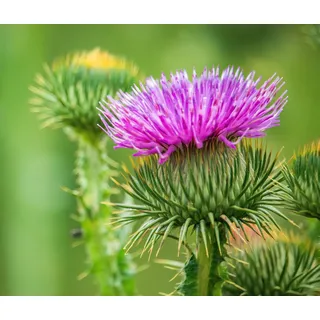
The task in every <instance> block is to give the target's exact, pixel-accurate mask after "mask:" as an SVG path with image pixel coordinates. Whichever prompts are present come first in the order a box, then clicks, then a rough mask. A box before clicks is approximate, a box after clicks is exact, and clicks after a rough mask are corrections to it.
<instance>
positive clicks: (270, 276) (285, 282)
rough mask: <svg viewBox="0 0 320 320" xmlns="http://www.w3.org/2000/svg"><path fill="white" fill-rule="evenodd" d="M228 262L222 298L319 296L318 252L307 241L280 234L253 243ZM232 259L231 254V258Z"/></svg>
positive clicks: (319, 265) (319, 268)
mask: <svg viewBox="0 0 320 320" xmlns="http://www.w3.org/2000/svg"><path fill="white" fill-rule="evenodd" d="M242 249H243V250H242V251H241V253H239V251H237V253H236V254H235V256H233V257H232V258H233V259H231V260H230V263H229V272H230V279H231V280H232V281H230V282H229V283H227V284H226V285H225V287H224V294H225V295H235V296H239V295H247V296H308V295H318V294H320V264H319V261H318V257H319V249H318V248H317V247H316V245H315V244H313V243H311V242H310V240H307V239H304V238H298V237H296V236H293V235H290V236H288V237H284V236H282V235H280V236H278V237H276V239H274V240H273V239H268V240H267V241H266V242H262V241H253V245H252V246H251V247H250V248H249V247H247V248H242ZM231 256H232V255H231Z"/></svg>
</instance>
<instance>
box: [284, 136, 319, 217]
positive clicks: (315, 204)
mask: <svg viewBox="0 0 320 320" xmlns="http://www.w3.org/2000/svg"><path fill="white" fill-rule="evenodd" d="M283 175H284V177H285V180H286V183H287V188H285V189H284V191H285V193H284V202H285V204H286V206H287V208H288V209H289V210H291V211H293V212H295V213H297V214H300V215H303V216H306V217H310V218H317V219H319V220H320V141H319V142H318V143H312V144H311V145H308V146H305V147H304V149H303V151H302V152H300V153H299V154H297V155H295V156H294V157H293V160H292V164H291V167H289V166H288V165H285V166H284V168H283Z"/></svg>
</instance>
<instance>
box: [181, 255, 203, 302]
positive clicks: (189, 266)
mask: <svg viewBox="0 0 320 320" xmlns="http://www.w3.org/2000/svg"><path fill="white" fill-rule="evenodd" d="M198 269H199V268H198V262H197V259H196V257H195V255H192V256H191V257H190V258H189V259H188V261H187V262H186V263H185V265H184V267H183V277H184V279H183V280H182V281H181V283H179V284H178V286H177V291H178V292H179V293H180V294H181V295H183V296H196V295H197V292H198Z"/></svg>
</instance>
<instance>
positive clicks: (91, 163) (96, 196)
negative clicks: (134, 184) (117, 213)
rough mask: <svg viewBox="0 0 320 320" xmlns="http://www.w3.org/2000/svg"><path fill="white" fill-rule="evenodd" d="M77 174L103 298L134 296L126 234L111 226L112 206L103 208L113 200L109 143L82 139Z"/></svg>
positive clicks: (92, 259) (87, 243)
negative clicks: (110, 184)
mask: <svg viewBox="0 0 320 320" xmlns="http://www.w3.org/2000/svg"><path fill="white" fill-rule="evenodd" d="M78 140H79V144H78V152H77V160H76V169H75V173H76V176H77V182H78V185H79V192H80V195H79V197H78V211H79V215H80V221H81V226H82V229H83V232H84V241H85V246H86V252H87V257H88V263H89V265H90V269H89V272H90V273H91V274H93V275H94V276H95V279H96V282H97V284H98V285H99V288H100V294H101V295H106V296H110V295H117V296H119V295H133V294H134V282H133V271H132V270H133V269H132V263H131V260H130V256H128V255H125V254H124V251H123V249H122V248H123V246H124V243H122V242H123V240H124V239H123V238H126V235H123V234H120V233H121V232H122V233H123V232H127V230H125V229H122V230H119V231H115V230H113V229H112V227H111V226H109V225H108V219H109V218H110V216H111V214H112V210H111V207H108V206H106V205H102V204H101V202H102V201H108V200H109V198H110V186H109V184H108V181H109V178H110V174H111V170H110V168H109V167H108V165H107V163H108V161H107V160H108V159H107V155H106V151H105V150H106V140H105V139H100V140H97V139H94V138H89V137H87V136H86V137H84V136H81V137H80V138H79V139H78Z"/></svg>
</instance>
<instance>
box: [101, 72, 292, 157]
mask: <svg viewBox="0 0 320 320" xmlns="http://www.w3.org/2000/svg"><path fill="white" fill-rule="evenodd" d="M254 75H255V72H251V73H250V74H249V75H248V77H247V78H246V79H245V78H244V75H243V73H242V72H241V71H240V68H238V69H237V70H236V72H234V71H233V67H228V68H227V69H226V70H224V71H223V72H222V74H221V75H220V74H219V68H216V69H215V68H213V69H212V70H211V71H209V72H208V71H207V69H204V71H203V73H202V75H201V76H200V77H197V74H196V72H195V71H194V72H193V77H192V80H189V79H188V75H187V72H186V71H179V72H176V74H171V75H170V80H168V79H167V78H166V77H165V75H162V76H161V79H160V81H159V80H155V79H153V78H152V77H151V78H149V79H147V81H146V85H145V86H144V85H143V84H142V83H140V88H139V87H137V86H136V85H135V86H134V87H133V92H131V93H124V92H122V91H120V92H119V93H118V97H119V100H115V99H113V98H112V97H108V100H109V101H108V103H107V102H105V101H104V103H103V104H101V106H102V108H103V110H100V111H101V115H100V117H101V119H102V122H103V124H104V126H105V128H102V127H101V128H102V129H103V130H104V131H105V132H106V133H107V134H108V135H109V136H110V137H111V138H112V139H113V140H114V142H115V143H116V146H115V148H131V149H135V150H137V151H138V152H137V153H135V154H134V155H135V156H141V155H151V154H159V156H160V160H159V162H160V163H163V162H165V161H166V160H167V159H168V157H169V156H170V154H171V153H172V152H173V151H175V150H176V149H177V148H179V147H181V146H182V145H189V144H194V145H195V146H196V147H197V148H202V146H203V144H204V142H205V141H207V140H209V139H218V140H220V141H222V142H224V143H225V144H226V145H227V146H228V147H230V148H235V146H236V144H237V143H238V142H239V141H240V140H241V139H242V138H244V137H248V138H254V137H261V136H264V131H265V130H266V129H268V128H271V127H274V126H277V125H279V122H280V121H279V115H280V113H281V111H282V109H283V106H284V105H285V104H286V102H287V97H286V96H285V94H286V91H285V92H284V93H283V94H282V95H281V96H280V97H279V98H278V99H277V100H276V101H274V102H273V103H272V104H271V105H270V106H269V107H268V104H269V103H270V102H272V100H273V98H274V97H275V96H276V94H277V93H278V91H279V90H280V88H281V87H282V85H283V84H284V82H282V78H279V77H276V78H275V75H273V76H272V77H271V78H270V79H268V80H267V81H265V82H264V83H263V84H262V86H261V87H260V88H258V87H257V84H258V82H259V81H260V79H261V78H259V79H258V80H254Z"/></svg>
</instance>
